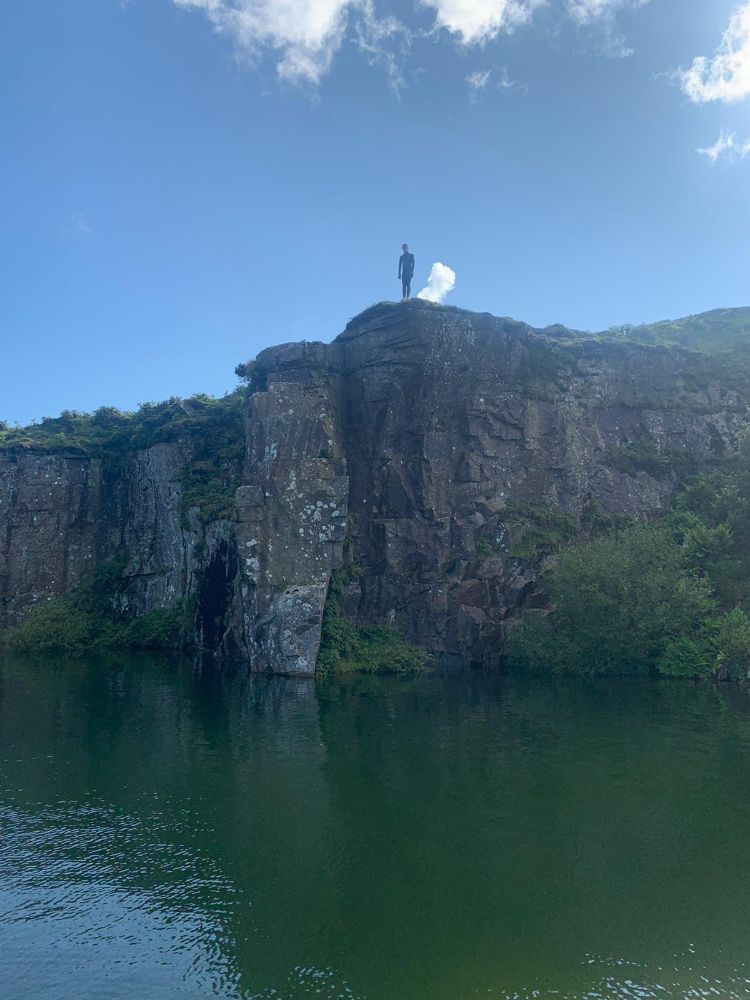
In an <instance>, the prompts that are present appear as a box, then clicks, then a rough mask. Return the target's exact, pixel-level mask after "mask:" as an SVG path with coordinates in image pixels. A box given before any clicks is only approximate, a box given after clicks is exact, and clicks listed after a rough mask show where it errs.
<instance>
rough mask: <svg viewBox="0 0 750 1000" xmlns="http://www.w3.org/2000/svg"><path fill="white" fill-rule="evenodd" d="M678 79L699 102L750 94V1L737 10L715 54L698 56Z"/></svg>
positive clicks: (691, 97)
mask: <svg viewBox="0 0 750 1000" xmlns="http://www.w3.org/2000/svg"><path fill="white" fill-rule="evenodd" d="M677 78H678V80H679V82H680V85H681V87H682V89H683V91H684V93H685V94H687V96H688V97H689V98H690V100H691V101H693V102H694V103H695V104H706V103H708V102H709V101H725V102H726V103H730V102H732V101H739V100H740V99H741V98H743V97H747V96H748V95H749V94H750V0H746V2H745V3H744V4H742V5H741V6H740V7H737V8H736V9H735V11H734V13H733V14H732V17H731V19H730V21H729V27H728V28H727V30H726V31H725V32H724V37H723V38H722V40H721V43H720V45H719V47H718V49H717V50H716V52H715V53H714V55H713V56H711V57H710V58H709V57H708V56H698V57H697V58H696V59H694V60H693V64H692V66H690V68H689V69H684V70H683V69H681V70H678V72H677Z"/></svg>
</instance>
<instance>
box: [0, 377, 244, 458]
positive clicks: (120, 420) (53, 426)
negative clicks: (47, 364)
mask: <svg viewBox="0 0 750 1000" xmlns="http://www.w3.org/2000/svg"><path fill="white" fill-rule="evenodd" d="M246 398H247V390H246V389H244V388H240V389H235V391H234V392H230V393H228V394H227V395H226V396H223V397H221V398H219V399H216V398H213V397H211V396H206V395H203V394H200V395H197V396H192V397H191V398H190V399H179V398H177V397H173V398H172V399H168V400H165V401H164V402H162V403H143V404H142V405H141V406H140V407H139V408H138V409H137V410H136V411H135V412H133V413H126V412H124V411H122V410H118V409H115V407H113V406H102V407H100V409H98V410H96V411H95V412H94V413H78V412H77V411H76V410H64V411H63V412H62V413H61V414H60V416H59V417H43V418H42V420H40V421H39V423H36V424H30V425H29V426H27V427H10V426H9V425H8V424H0V448H34V449H39V450H40V451H48V452H56V451H74V452H79V453H81V454H85V455H91V456H95V457H100V458H107V457H111V456H113V455H123V454H127V453H129V452H132V451H136V450H137V449H139V448H149V447H150V446H151V445H154V444H159V443H161V442H163V441H177V440H180V439H183V438H193V437H196V438H197V437H204V436H205V437H207V438H211V437H213V435H214V433H215V432H216V431H217V430H220V429H221V427H222V426H224V425H225V424H226V423H230V422H233V421H235V420H239V421H240V422H241V419H242V405H243V403H244V401H245V399H246Z"/></svg>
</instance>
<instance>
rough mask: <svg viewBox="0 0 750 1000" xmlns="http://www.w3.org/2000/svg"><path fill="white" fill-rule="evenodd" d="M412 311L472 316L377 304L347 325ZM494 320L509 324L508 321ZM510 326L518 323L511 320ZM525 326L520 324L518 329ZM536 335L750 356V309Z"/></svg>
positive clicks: (429, 305) (413, 303)
mask: <svg viewBox="0 0 750 1000" xmlns="http://www.w3.org/2000/svg"><path fill="white" fill-rule="evenodd" d="M411 310H415V311H428V312H447V313H454V314H455V313H467V312H469V310H465V309H461V308H460V307H457V306H452V305H445V304H442V303H441V304H438V303H435V302H427V301H425V300H422V299H410V300H409V302H408V303H403V302H378V303H376V304H375V305H372V306H370V307H369V308H368V309H365V310H364V312H361V313H359V314H358V315H357V316H355V317H354V318H353V319H351V320H350V321H349V322H348V323H347V325H346V329H347V330H352V329H356V328H357V327H360V326H365V325H366V324H368V323H370V322H372V321H373V320H376V319H378V318H380V317H383V318H386V317H387V316H388V315H389V313H394V314H396V313H398V312H403V313H404V314H407V313H408V311H411ZM483 315H487V314H483ZM495 318H496V319H498V320H501V321H502V320H505V321H506V322H507V321H508V318H507V317H495ZM510 322H516V321H514V320H510ZM523 325H524V324H522V323H519V326H523ZM535 332H537V333H539V334H542V335H546V336H549V337H552V338H554V339H555V340H562V341H566V340H567V341H572V342H580V341H585V340H591V341H597V342H601V341H613V342H618V343H623V342H625V343H632V344H645V345H647V346H651V347H680V348H683V349H684V350H688V351H696V352H698V353H701V354H709V355H710V354H715V355H725V354H741V353H750V307H743V308H737V309H714V310H713V311H712V312H706V313H700V314H698V315H696V316H685V317H684V318H682V319H676V320H664V321H661V322H658V323H641V324H633V323H628V324H624V325H621V326H612V327H610V328H609V329H608V330H603V331H597V332H590V331H582V330H573V329H570V328H568V327H565V326H563V325H561V324H556V325H554V326H549V327H546V328H545V329H541V330H536V331H535Z"/></svg>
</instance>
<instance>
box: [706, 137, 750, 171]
mask: <svg viewBox="0 0 750 1000" xmlns="http://www.w3.org/2000/svg"><path fill="white" fill-rule="evenodd" d="M698 152H699V153H700V154H701V156H705V157H706V158H707V159H709V160H710V161H711V163H716V162H718V160H720V159H722V158H724V159H727V160H738V159H739V160H744V159H745V157H746V156H750V139H745V140H744V141H743V142H740V141H738V139H737V136H736V135H735V133H734V132H725V131H724V130H723V129H722V131H721V133H720V134H719V138H718V139H717V140H716V142H715V143H714V144H713V146H705V147H700V148H699V149H698Z"/></svg>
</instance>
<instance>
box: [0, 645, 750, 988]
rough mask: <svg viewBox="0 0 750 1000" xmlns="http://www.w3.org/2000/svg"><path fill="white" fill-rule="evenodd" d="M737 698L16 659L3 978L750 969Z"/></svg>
mask: <svg viewBox="0 0 750 1000" xmlns="http://www.w3.org/2000/svg"><path fill="white" fill-rule="evenodd" d="M749 725H750V712H748V702H747V698H746V696H745V694H744V692H743V693H740V692H738V691H736V690H735V689H732V690H731V691H730V692H726V693H722V692H720V691H717V690H716V689H715V688H709V687H691V686H689V685H681V684H664V685H656V684H654V685H647V684H640V683H639V684H627V683H623V684H619V685H617V684H611V683H610V684H606V685H600V684H586V683H556V684H542V683H539V682H532V683H522V682H519V681H504V680H502V679H498V678H488V677H486V676H483V675H479V674H472V673H467V674H465V675H460V676H455V675H454V676H446V677H420V678H416V679H407V680H386V681H383V680H378V679H374V678H360V679H356V678H355V679H343V680H339V679H334V680H330V681H326V682H323V683H318V684H315V683H314V682H311V681H305V680H298V679H281V678H249V677H247V676H246V675H245V674H244V673H242V672H234V673H232V672H226V671H225V672H222V673H217V672H216V671H214V670H207V669H196V667H195V665H194V664H192V663H180V662H165V661H161V660H149V659H145V658H142V657H139V658H130V657H128V658H122V659H112V658H107V659H101V660H98V661H86V662H50V661H44V662H41V661H40V662H35V661H28V660H26V661H24V660H18V659H8V660H5V661H3V662H2V663H0V768H1V770H0V803H1V804H2V808H1V811H0V833H1V834H2V846H1V847H0V886H1V887H2V888H0V955H2V956H5V957H6V958H7V956H9V955H13V961H12V963H10V967H9V968H8V969H5V970H3V972H4V975H3V978H2V980H0V995H2V996H8V997H11V996H12V997H14V998H17V997H22V996H38V997H60V998H68V997H71V998H72V997H79V996H82V995H90V996H96V997H97V998H98V997H113V998H124V997H130V996H134V995H137V996H144V997H148V996H154V997H156V996H159V997H199V996H201V997H205V996H206V995H210V994H214V995H218V996H224V997H238V998H239V997H242V998H250V997H258V998H260V997H262V998H266V997H274V998H283V1000H294V998H297V997H306V996H316V997H323V998H327V997H331V998H333V997H346V998H349V1000H352V998H359V997H362V998H364V997H367V998H370V1000H376V998H377V1000H380V998H384V1000H395V998H404V1000H406V998H408V1000H421V998H425V1000H426V998H430V1000H460V998H463V997H473V996H477V995H484V996H494V997H497V998H506V997H518V998H526V997H532V996H535V997H553V996H554V997H568V996H569V997H614V996H618V997H624V996H633V997H651V996H662V997H664V996H667V997H669V996H681V997H688V996H690V997H692V996H695V997H702V996H716V995H720V996H726V997H732V996H750V988H749V987H748V981H747V979H746V978H745V972H746V970H745V967H744V964H743V963H744V956H745V942H746V939H747V934H748V931H750V913H748V912H747V899H748V898H749V897H748V892H747V890H748V888H750V885H749V884H748V882H749V879H748V875H749V871H748V867H749V865H748V860H747V857H746V853H747V852H746V849H745V844H746V842H747V836H748V833H750V798H749V797H748V795H747V773H748V770H747V768H748V750H749V748H750V728H748V727H749ZM688 942H693V943H694V944H693V947H694V949H695V952H694V953H693V952H690V951H686V949H687V948H688ZM609 955H616V956H626V957H627V958H622V959H608V958H602V957H601V956H609ZM592 956H596V957H592ZM676 956H677V957H676ZM628 963H630V964H628ZM711 989H713V990H714V991H717V990H718V992H714V993H710V992H700V991H701V990H711ZM628 991H630V992H628ZM691 991H693V992H691Z"/></svg>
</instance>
